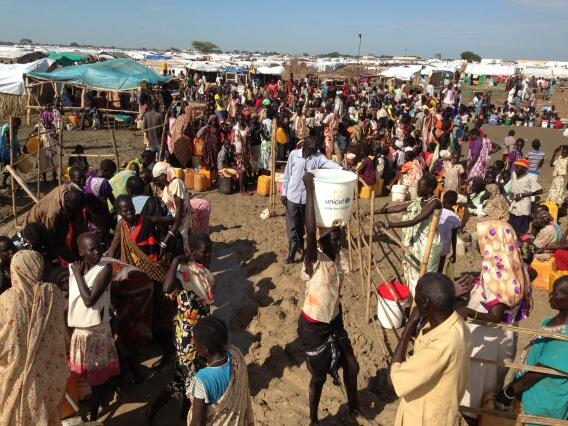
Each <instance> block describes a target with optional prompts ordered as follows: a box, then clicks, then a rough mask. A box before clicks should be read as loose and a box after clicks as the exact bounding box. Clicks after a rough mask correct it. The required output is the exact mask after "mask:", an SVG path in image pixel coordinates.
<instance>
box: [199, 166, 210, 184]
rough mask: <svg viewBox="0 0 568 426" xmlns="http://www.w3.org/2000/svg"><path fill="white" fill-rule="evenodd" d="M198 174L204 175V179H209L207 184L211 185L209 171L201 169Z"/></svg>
mask: <svg viewBox="0 0 568 426" xmlns="http://www.w3.org/2000/svg"><path fill="white" fill-rule="evenodd" d="M199 173H200V174H202V175H205V177H206V178H207V179H209V184H211V181H212V176H211V170H207V169H206V168H204V167H201V168H200V169H199Z"/></svg>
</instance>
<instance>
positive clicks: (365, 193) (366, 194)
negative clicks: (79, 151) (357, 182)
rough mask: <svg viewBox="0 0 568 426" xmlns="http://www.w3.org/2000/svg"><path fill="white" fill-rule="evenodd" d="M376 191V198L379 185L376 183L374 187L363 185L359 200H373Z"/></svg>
mask: <svg viewBox="0 0 568 426" xmlns="http://www.w3.org/2000/svg"><path fill="white" fill-rule="evenodd" d="M373 191H375V197H376V196H377V184H376V183H375V184H374V185H372V186H368V185H361V189H360V190H359V198H361V199H362V200H368V199H370V198H371V194H372V192H373Z"/></svg>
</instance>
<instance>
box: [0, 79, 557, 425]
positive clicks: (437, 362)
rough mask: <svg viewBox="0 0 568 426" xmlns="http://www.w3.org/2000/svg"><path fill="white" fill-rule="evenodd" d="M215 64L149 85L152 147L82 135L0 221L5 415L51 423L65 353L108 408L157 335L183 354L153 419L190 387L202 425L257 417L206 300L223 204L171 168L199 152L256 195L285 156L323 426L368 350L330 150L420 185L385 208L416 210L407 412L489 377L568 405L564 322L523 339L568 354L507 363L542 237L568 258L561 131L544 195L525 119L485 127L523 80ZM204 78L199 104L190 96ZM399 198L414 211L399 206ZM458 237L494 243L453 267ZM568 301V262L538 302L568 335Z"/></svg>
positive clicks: (388, 185)
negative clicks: (348, 281)
mask: <svg viewBox="0 0 568 426" xmlns="http://www.w3.org/2000/svg"><path fill="white" fill-rule="evenodd" d="M217 83H218V84H215V85H209V84H205V83H202V79H201V78H200V76H198V75H191V78H189V76H188V78H187V79H186V85H187V86H186V87H185V89H184V90H181V91H180V96H179V97H176V96H173V97H171V99H170V97H167V96H164V94H163V93H161V94H160V96H157V97H156V96H150V95H149V94H148V93H146V92H145V89H143V90H142V91H141V93H140V96H139V104H140V113H141V115H140V120H141V122H142V123H143V125H142V127H143V129H144V134H145V143H146V149H145V150H144V151H143V152H142V154H141V155H140V158H136V159H133V160H132V161H130V162H128V163H127V164H126V165H125V167H124V168H122V169H121V170H119V168H118V165H117V164H115V163H114V162H113V161H111V160H103V161H102V162H101V163H100V165H99V167H98V168H97V169H92V168H90V167H89V164H88V162H87V160H86V158H85V157H84V156H81V154H82V153H83V152H84V149H83V147H81V146H77V147H75V150H74V156H73V157H70V159H69V166H70V168H69V170H68V178H69V179H68V181H66V182H64V183H62V184H61V185H59V186H57V187H55V188H54V189H53V190H52V191H50V192H49V193H48V194H46V195H45V196H44V197H43V198H41V200H40V201H39V202H38V203H37V204H35V205H34V206H33V207H32V209H31V210H30V212H29V213H28V215H27V217H26V220H25V222H24V226H23V228H22V229H21V230H19V231H18V232H17V233H16V234H15V235H14V236H13V237H10V238H8V237H6V236H2V237H0V265H1V274H0V278H1V281H0V291H1V292H2V293H1V295H0V334H1V336H2V340H3V341H4V342H5V345H4V347H3V349H2V350H0V378H2V380H1V384H0V401H1V402H3V403H4V404H3V405H2V407H3V408H2V413H1V414H0V419H1V420H2V422H1V423H2V424H43V423H47V424H51V423H57V407H58V404H59V403H60V401H61V400H62V398H63V395H64V392H65V385H66V381H67V378H68V376H69V374H71V375H73V377H74V378H78V379H81V380H83V381H85V382H86V383H87V384H88V385H89V386H90V389H91V396H90V401H89V408H88V410H87V411H88V413H84V416H85V417H87V415H88V417H89V419H90V420H91V421H95V420H96V419H97V418H98V416H99V411H100V408H101V407H105V406H106V405H107V404H108V403H109V401H111V400H112V397H113V392H114V391H118V392H120V391H121V386H120V384H121V383H124V382H125V381H134V382H136V381H140V380H142V376H141V373H140V370H139V362H140V360H139V353H140V350H141V348H142V347H143V346H144V345H145V344H147V343H149V342H150V341H153V342H154V343H156V344H159V346H160V349H161V355H162V356H161V359H160V362H159V363H157V364H156V365H154V366H153V369H154V373H155V372H158V371H161V370H162V369H164V368H166V367H167V366H168V364H169V362H170V361H171V360H175V371H174V375H173V380H172V382H171V383H170V384H169V385H168V386H167V387H166V388H165V389H163V390H162V392H161V393H160V394H159V396H158V397H157V398H156V399H155V400H154V401H152V402H151V403H150V404H149V408H148V411H147V417H148V419H149V421H152V420H153V419H154V418H155V416H156V415H157V413H158V412H160V410H161V409H162V408H163V407H164V406H165V404H166V403H168V402H169V401H170V400H171V399H173V398H176V399H180V400H182V401H183V404H182V411H181V412H180V418H182V419H187V422H188V424H189V425H191V426H195V425H205V424H211V425H233V424H234V425H245V426H246V425H252V424H254V416H253V413H252V405H251V398H250V391H249V386H248V374H247V369H246V362H245V360H244V358H243V355H242V354H241V352H240V351H239V350H238V349H237V348H236V347H234V346H231V345H229V344H228V340H229V338H228V329H227V325H226V324H224V323H223V322H222V321H220V320H219V319H217V318H216V317H215V315H211V305H212V304H213V303H214V301H215V279H214V277H213V275H212V274H211V272H210V270H209V269H208V268H209V265H210V262H211V253H212V241H211V238H210V237H209V217H210V213H211V204H210V203H209V201H207V200H205V199H202V198H198V197H195V196H194V194H192V193H191V192H190V191H189V190H188V188H186V186H185V183H184V181H183V180H182V179H180V178H179V177H178V175H177V174H176V173H175V170H174V168H175V167H179V168H194V167H198V168H202V169H205V170H206V171H207V172H209V173H210V176H211V179H212V181H214V182H215V181H217V180H219V179H221V177H225V178H230V179H233V180H235V182H236V183H237V182H238V187H239V190H240V192H241V193H243V194H246V193H247V188H250V186H251V185H253V184H254V182H255V180H256V179H257V178H258V177H259V176H262V175H268V174H272V173H276V169H275V164H276V160H279V161H282V162H283V163H284V162H285V163H286V166H285V170H284V174H283V177H282V190H281V201H282V204H283V206H284V208H285V212H286V232H287V238H288V241H289V247H288V249H289V251H288V256H287V258H286V259H285V262H286V263H290V264H293V263H295V262H296V258H297V255H298V254H300V257H301V259H302V266H301V279H302V281H304V282H305V286H306V294H305V299H304V302H303V304H302V305H301V306H302V309H301V313H300V316H299V319H298V336H299V339H300V342H301V344H302V345H303V348H304V352H305V359H306V364H307V369H308V371H309V373H310V384H309V390H308V392H309V413H310V422H311V424H312V425H317V424H318V407H319V402H320V398H321V395H322V390H323V386H324V384H325V382H326V379H327V375H328V374H329V375H330V376H331V378H332V379H333V382H334V384H336V385H339V384H341V382H342V380H341V378H340V377H339V374H338V370H339V369H342V370H343V384H344V386H345V389H346V395H347V400H348V401H347V402H348V407H349V414H350V415H351V416H353V417H357V416H358V415H359V414H360V413H359V412H360V406H359V400H358V395H357V387H358V383H357V376H358V371H359V367H358V363H357V356H356V353H355V351H354V349H353V347H352V345H351V342H350V340H349V336H348V332H347V330H346V329H345V327H344V323H343V316H342V310H343V308H342V304H341V301H340V294H341V288H342V285H343V280H344V278H343V277H344V271H343V270H342V267H341V261H340V253H341V244H342V240H343V236H342V232H343V230H342V229H341V228H339V227H335V228H321V227H319V226H317V224H316V213H315V210H316V206H315V186H314V180H313V179H314V176H313V174H312V173H311V172H312V171H314V170H316V169H321V168H327V169H340V168H345V169H348V170H352V171H354V172H356V173H357V175H358V177H359V186H360V187H361V188H364V187H372V188H375V189H377V192H378V193H379V194H378V195H382V194H383V192H385V193H386V192H388V191H389V190H391V189H394V188H395V187H396V188H397V190H399V189H401V188H402V189H403V190H404V191H405V194H406V199H407V201H405V202H403V203H401V204H398V205H389V206H387V207H382V208H380V209H378V210H377V212H376V213H377V214H379V215H384V218H382V217H381V220H379V221H377V223H376V224H377V225H378V227H379V228H381V229H383V230H388V229H389V228H401V230H402V240H401V245H402V248H403V264H402V271H403V274H404V278H405V283H406V285H407V286H408V287H409V289H410V291H411V293H412V296H413V299H414V302H415V308H414V309H412V311H411V312H410V313H409V316H408V320H407V323H406V326H405V328H404V331H403V332H402V334H401V338H400V341H399V344H398V346H397V348H396V350H395V352H394V355H393V357H392V363H391V366H390V379H391V382H392V385H393V387H394V390H395V392H396V394H397V395H398V396H399V397H401V399H402V400H401V403H400V406H399V411H398V414H397V419H396V424H400V425H415V424H444V425H454V424H456V421H457V419H458V418H459V416H460V414H459V406H460V405H464V406H467V407H472V408H481V407H482V406H484V404H485V402H486V401H485V399H486V397H487V395H488V394H491V393H492V392H493V393H496V394H497V395H496V397H495V401H494V405H495V407H496V408H498V409H501V410H508V409H510V408H511V406H512V401H513V400H514V399H519V400H522V402H523V407H524V411H525V412H526V413H528V414H532V415H537V416H543V417H551V418H555V419H566V418H567V416H568V409H567V404H562V403H561V402H562V401H564V402H566V395H567V392H568V388H567V383H568V382H567V381H566V377H565V376H566V373H568V365H566V362H567V361H566V360H568V345H567V344H566V341H563V340H555V339H553V338H546V337H538V338H536V339H535V340H534V341H532V342H531V344H530V346H529V347H528V356H527V358H526V362H527V365H533V366H544V367H548V368H549V369H553V370H555V371H557V372H559V374H558V375H555V374H552V373H550V372H549V373H536V372H534V371H528V372H519V374H517V375H516V376H515V378H514V379H513V380H512V381H511V382H508V383H506V382H505V379H506V373H507V371H508V370H507V368H505V362H507V361H511V360H513V359H515V356H516V353H517V341H516V338H515V336H514V334H513V332H512V331H511V330H510V329H506V328H498V327H493V326H492V324H508V325H517V324H518V322H519V321H520V320H521V319H523V318H526V317H527V316H528V315H529V313H530V311H531V307H532V306H531V301H532V291H531V289H532V285H531V281H533V280H534V279H535V276H536V272H535V271H534V269H532V268H531V264H532V262H533V261H534V259H535V256H546V257H551V256H555V257H556V259H557V262H558V264H559V265H561V264H562V262H564V263H565V264H567V267H566V268H565V269H566V270H568V245H567V244H566V241H567V240H566V235H562V234H561V233H560V231H559V229H560V228H559V224H558V223H559V222H558V221H559V219H560V217H562V215H565V214H566V207H565V206H564V195H565V190H566V185H567V181H566V176H567V174H568V146H562V147H559V148H558V149H557V150H556V151H555V152H554V154H553V155H552V157H551V158H550V165H551V167H553V168H554V169H553V170H554V172H553V174H554V180H553V182H552V185H551V188H550V190H549V192H548V195H545V196H543V195H544V191H543V188H542V187H541V185H540V184H539V182H538V177H539V172H540V170H541V168H542V167H543V166H544V163H545V161H546V160H547V158H546V154H545V153H544V152H543V151H542V150H541V143H540V141H539V140H537V139H535V140H533V141H532V142H531V147H532V149H531V150H529V151H525V141H524V140H523V139H521V138H516V137H515V131H514V130H511V131H510V132H509V134H508V136H507V137H506V138H505V140H504V141H503V143H502V144H501V143H497V142H495V141H492V140H491V139H490V138H489V137H488V135H487V134H486V132H485V131H484V128H483V126H484V125H485V124H486V123H487V122H489V123H491V122H490V117H491V112H492V111H496V110H497V109H499V108H502V110H509V109H510V108H518V106H517V105H514V103H513V102H511V101H509V100H508V101H507V102H506V103H505V104H504V105H502V106H498V107H496V106H494V105H491V104H489V103H488V102H487V99H486V98H483V99H481V100H479V99H477V101H476V99H475V98H474V101H473V103H472V105H462V104H461V100H460V92H459V88H458V87H457V86H456V85H453V84H449V85H448V86H447V87H443V88H441V90H439V91H436V90H434V88H433V87H432V88H430V87H429V86H430V85H429V86H427V87H425V88H423V89H418V88H415V87H410V86H408V85H405V84H403V85H401V86H395V85H394V84H392V83H391V82H388V83H380V84H377V85H375V86H374V85H371V84H369V83H368V82H364V83H362V84H357V83H354V84H350V83H348V82H343V83H342V84H341V85H334V84H331V83H323V84H321V85H320V84H318V83H317V82H316V81H315V80H313V79H310V78H306V79H305V80H294V78H293V76H291V78H290V79H289V80H287V81H285V82H283V81H281V80H279V81H278V82H276V81H271V82H269V83H268V84H266V85H265V86H257V85H256V84H255V85H254V86H253V85H252V84H251V85H248V86H247V87H246V88H245V90H244V93H243V94H242V95H239V94H238V93H237V92H236V90H235V88H233V87H231V85H230V84H228V83H226V84H223V83H222V82H221V81H219V82H217ZM195 93H197V94H199V95H200V96H203V98H202V100H205V102H204V104H205V106H203V105H201V104H199V105H198V106H196V104H195V103H194V102H192V101H191V98H192V96H194V95H195ZM184 96H185V97H184ZM188 96H189V98H188ZM165 99H168V100H169V103H168V102H164V100H165ZM531 108H532V107H531ZM44 116H45V117H46V118H48V116H49V114H44V112H42V117H44ZM162 129H165V132H163V133H162ZM196 140H197V141H200V143H201V144H202V146H201V149H200V152H199V153H198V152H196V151H195V150H194V149H195V146H196V144H195V141H196ZM274 141H276V149H273V143H274ZM501 149H502V150H503V155H502V157H501V158H499V159H498V160H496V161H493V162H491V158H492V155H493V154H495V153H496V152H497V151H499V150H501ZM464 150H465V151H467V155H466V156H465V157H464V158H462V151H464ZM273 153H274V155H276V158H272V155H273ZM196 157H197V159H198V161H199V164H197V165H196V164H195V163H194V162H195V158H196ZM493 158H494V157H493ZM490 163H491V164H490ZM379 188H380V190H379ZM436 212H439V213H440V214H439V215H437V214H436ZM398 213H402V217H401V218H400V220H398V218H397V219H396V220H394V219H392V216H391V215H393V214H398ZM438 216H439V221H438ZM432 227H435V229H431V228H432ZM459 239H461V240H462V242H463V241H466V240H469V241H471V243H472V244H471V247H472V248H473V247H476V244H475V243H477V247H478V248H479V253H480V256H481V258H482V264H481V269H480V271H479V272H478V273H475V274H464V275H462V276H460V277H458V278H457V279H456V280H455V281H454V278H455V277H454V276H453V272H451V270H452V269H453V265H454V264H455V262H456V258H457V246H458V241H459ZM424 253H428V258H427V259H426V262H425V263H426V268H425V269H426V273H425V274H424V273H423V272H424V271H423V270H422V271H421V269H423V268H421V265H420V264H421V262H422V260H423V255H424ZM559 268H560V266H559ZM50 283H52V284H50ZM567 300H568V278H567V277H561V278H559V279H558V280H557V281H556V282H555V283H554V287H553V290H552V291H551V295H550V305H551V308H552V309H555V310H558V314H557V315H556V316H554V317H553V318H550V319H547V320H545V321H544V322H543V328H544V329H545V330H548V331H553V332H554V333H558V334H564V335H566V334H568V330H567V328H566V323H567V322H568V305H567ZM468 318H470V319H472V320H478V321H479V320H480V321H482V323H479V322H476V323H472V322H465V320H467V319H468ZM68 337H70V341H67V340H66V338H68ZM412 339H415V340H414V345H413V347H414V350H413V354H412V355H410V356H409V355H408V347H409V343H410V341H411V340H412ZM40 347H41V350H39V349H38V348H40ZM118 377H120V378H121V380H120V381H118V380H116V379H117V378H118ZM466 420H467V421H468V422H469V423H470V424H476V419H474V418H467V419H466Z"/></svg>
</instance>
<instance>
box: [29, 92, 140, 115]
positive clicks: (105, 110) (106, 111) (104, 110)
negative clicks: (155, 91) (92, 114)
mask: <svg viewBox="0 0 568 426" xmlns="http://www.w3.org/2000/svg"><path fill="white" fill-rule="evenodd" d="M30 96H31V95H30ZM26 108H27V109H29V110H30V111H31V110H42V109H43V107H42V106H36V105H29V103H28V105H26ZM82 109H83V108H81V107H63V111H64V112H66V111H71V112H76V111H81V110H82ZM98 110H99V112H102V113H104V114H132V115H138V111H129V110H125V109H109V108H98ZM30 114H31V112H30Z"/></svg>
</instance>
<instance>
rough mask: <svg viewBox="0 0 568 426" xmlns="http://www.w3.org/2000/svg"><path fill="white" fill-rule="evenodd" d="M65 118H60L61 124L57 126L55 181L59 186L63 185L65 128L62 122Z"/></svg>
mask: <svg viewBox="0 0 568 426" xmlns="http://www.w3.org/2000/svg"><path fill="white" fill-rule="evenodd" d="M64 117H65V116H64V115H62V116H61V124H60V125H59V149H58V150H57V154H58V157H59V167H58V168H57V180H58V181H59V185H61V184H62V183H63V128H64V127H65V122H64V120H63V118H64Z"/></svg>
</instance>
